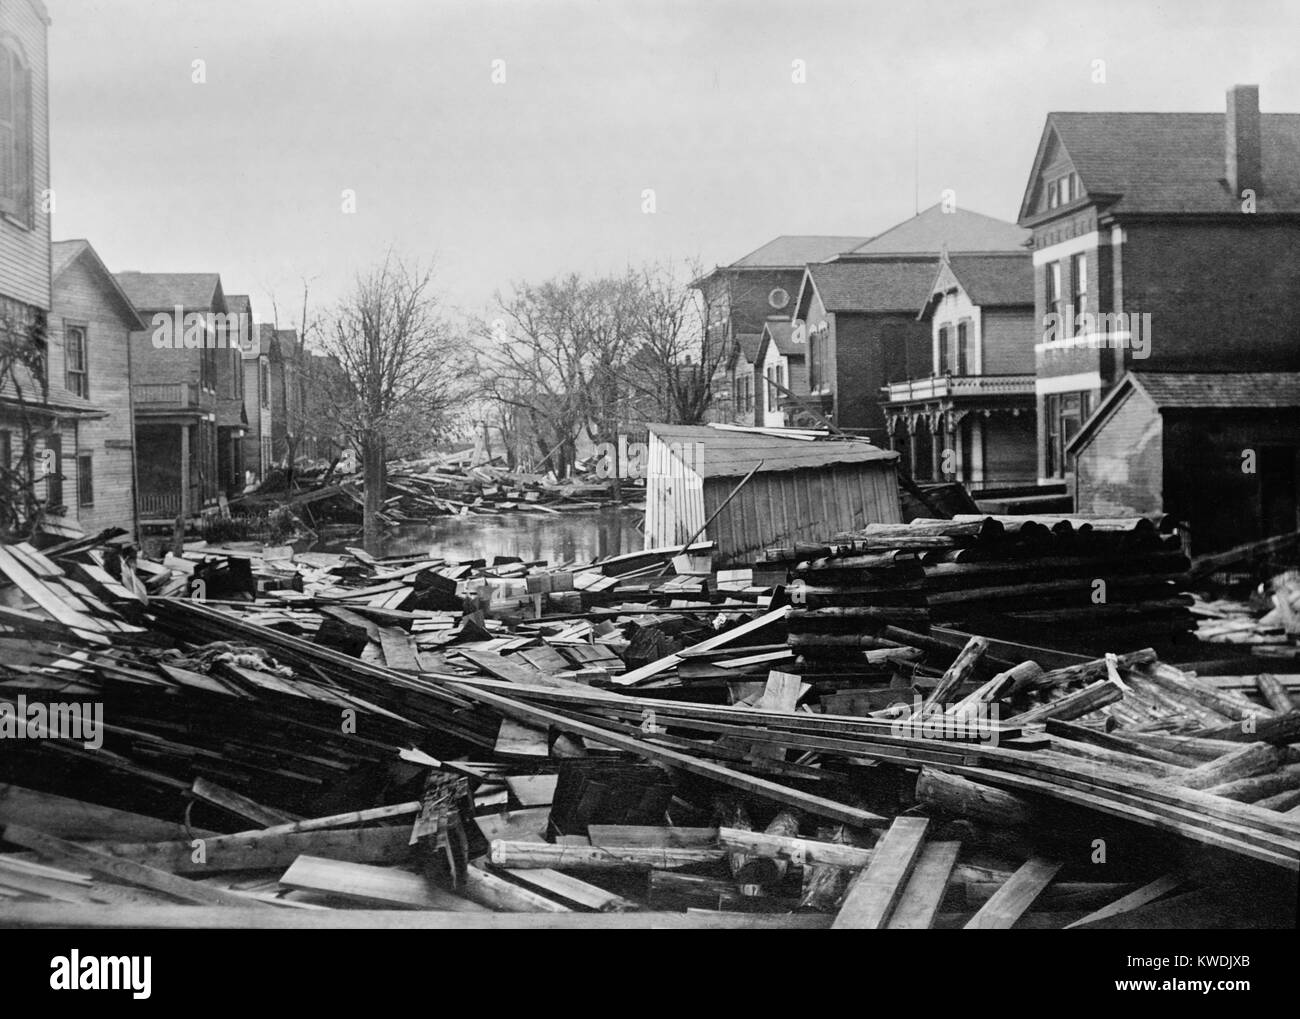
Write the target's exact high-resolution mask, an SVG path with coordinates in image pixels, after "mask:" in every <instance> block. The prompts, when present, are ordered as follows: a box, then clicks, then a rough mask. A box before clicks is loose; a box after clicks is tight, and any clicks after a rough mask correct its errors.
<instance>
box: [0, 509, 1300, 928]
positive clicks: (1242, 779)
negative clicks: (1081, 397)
mask: <svg viewBox="0 0 1300 1019" xmlns="http://www.w3.org/2000/svg"><path fill="white" fill-rule="evenodd" d="M944 527H946V528H948V529H949V530H950V531H951V532H952V533H936V532H937V531H938V530H939V529H940V528H944ZM999 527H1000V531H999ZM1025 531H1026V527H1025V526H1024V525H1023V524H1022V525H1021V526H1020V527H1018V528H1014V527H1008V526H1007V524H1006V523H1005V522H1002V521H993V522H988V521H985V520H982V519H981V520H980V521H967V520H959V521H956V522H950V523H946V524H942V523H931V524H917V525H914V526H911V527H903V528H897V527H896V528H892V529H891V530H890V531H889V533H888V534H885V533H883V532H880V531H868V532H866V533H865V534H864V535H860V536H856V537H855V538H853V539H852V541H853V542H854V544H853V545H852V546H849V547H836V548H831V547H830V546H829V545H828V546H826V547H825V548H824V549H822V548H819V549H817V550H816V551H815V552H813V553H809V552H808V551H805V550H799V552H798V554H797V555H795V556H790V557H789V558H788V562H789V563H790V566H789V569H788V570H777V571H771V570H769V571H768V572H766V573H765V572H763V570H762V569H761V568H760V569H757V570H753V571H750V570H741V571H732V572H729V573H725V574H715V573H712V572H709V573H707V574H705V573H703V571H702V570H701V564H700V563H699V562H697V561H695V560H697V559H698V558H701V556H700V553H707V550H708V546H707V544H704V545H702V547H695V546H692V547H691V548H690V549H682V548H680V547H679V548H675V549H662V550H650V551H647V552H644V553H636V554H632V555H629V556H621V557H617V558H616V559H611V560H607V561H605V562H598V563H594V564H587V565H585V566H570V567H568V568H564V569H559V568H555V567H552V566H550V565H544V564H527V563H512V562H498V563H495V564H491V565H489V564H487V563H479V564H460V563H458V564H448V563H444V562H442V561H441V560H435V559H432V558H430V557H423V558H417V559H415V560H406V559H403V560H379V559H374V558H373V557H369V556H367V555H366V554H365V553H363V552H360V551H359V550H357V551H354V552H353V553H351V554H348V555H339V556H329V557H322V558H313V557H312V556H311V554H294V553H292V551H291V550H290V553H289V554H287V555H280V554H274V555H269V556H268V555H265V554H262V555H260V556H253V555H251V554H250V555H249V556H247V557H243V558H241V557H240V556H238V555H235V554H233V553H232V551H230V550H226V551H225V552H223V553H222V554H221V555H216V554H214V553H213V550H211V549H191V550H189V551H187V552H186V554H185V555H184V556H181V557H176V559H177V561H176V562H173V563H170V564H169V565H167V566H165V567H163V569H165V570H167V571H168V576H167V578H165V579H162V580H159V578H158V575H154V574H150V573H148V571H149V570H150V569H154V567H151V566H149V565H147V564H145V565H143V566H141V565H140V564H137V566H139V567H140V568H141V569H142V575H141V576H140V577H137V576H136V575H135V574H134V573H133V572H132V571H131V569H129V568H128V565H127V564H125V563H123V564H120V565H119V566H118V567H117V568H118V572H119V574H120V576H118V577H114V576H113V575H112V574H111V573H110V572H109V571H108V569H106V568H104V567H105V566H109V567H111V566H112V565H113V564H111V563H105V562H104V558H103V553H102V551H100V550H96V549H94V548H86V547H84V545H83V546H82V547H79V548H76V549H73V550H70V551H66V552H65V554H63V555H60V556H56V557H51V556H49V555H45V554H42V553H41V552H38V551H36V550H35V549H33V548H31V547H30V546H26V545H17V546H6V547H4V548H3V549H0V648H3V654H2V655H0V733H3V734H4V735H5V737H6V738H5V739H4V740H3V742H2V749H3V750H4V753H3V754H2V755H0V783H3V785H2V786H0V828H2V829H3V831H0V914H3V915H4V916H5V917H7V918H9V922H12V923H24V924H56V925H78V926H84V925H86V924H92V923H94V924H103V925H109V926H111V925H139V924H150V925H152V924H163V925H181V926H183V925H187V924H194V923H202V924H223V923H227V924H230V925H241V924H243V925H249V924H259V925H268V926H270V925H278V924H286V925H295V926H303V925H313V924H315V925H320V926H339V925H348V924H352V923H356V924H383V925H388V926H399V925H455V926H474V925H489V924H491V923H495V922H499V921H500V920H501V919H502V918H501V914H508V922H510V923H511V924H518V925H527V924H538V925H546V926H575V925H576V926H607V925H612V926H619V925H622V926H644V925H647V924H653V925H656V926H666V925H676V926H699V927H709V926H750V927H753V926H784V927H807V926H813V927H828V926H830V927H929V926H943V927H968V928H981V927H1010V926H1013V925H1014V926H1020V927H1039V928H1060V927H1066V926H1097V925H1103V926H1125V925H1133V926H1155V925H1176V926H1189V925H1222V926H1265V927H1267V926H1279V925H1287V924H1289V923H1291V922H1293V921H1292V917H1291V910H1292V905H1293V902H1294V896H1295V879H1296V875H1297V872H1298V871H1300V813H1298V812H1300V753H1298V752H1297V747H1296V746H1295V744H1297V743H1300V711H1297V710H1296V707H1295V699H1294V697H1295V693H1296V690H1297V687H1298V686H1300V676H1285V675H1284V676H1274V675H1265V674H1259V675H1250V676H1236V675H1210V674H1200V675H1198V674H1196V672H1195V671H1194V670H1193V669H1191V668H1188V667H1177V666H1174V665H1171V664H1169V663H1168V662H1166V661H1162V660H1161V656H1160V655H1159V654H1158V653H1157V650H1156V649H1155V648H1154V647H1151V646H1148V645H1147V644H1131V645H1130V646H1133V647H1137V648H1138V650H1136V651H1128V652H1126V653H1118V654H1116V653H1104V654H1101V655H1086V654H1083V655H1081V654H1075V653H1071V652H1069V651H1064V650H1055V649H1051V648H1049V647H1044V646H1029V645H1027V644H1023V643H1017V642H1015V641H1014V640H1011V639H1008V638H1006V637H995V636H992V635H986V634H982V633H972V632H969V631H966V630H960V629H956V628H954V627H952V626H949V625H937V623H936V619H935V616H939V617H940V619H941V620H942V622H944V623H949V622H953V621H955V620H954V619H953V618H952V617H951V616H950V615H949V609H948V606H949V605H955V604H960V603H957V602H945V601H939V602H937V603H935V602H934V601H933V598H932V595H933V593H934V592H937V591H944V590H967V591H969V590H976V591H983V590H996V589H997V588H998V587H999V586H1009V585H1010V584H1011V583H1012V581H1011V580H1010V579H1009V577H1004V576H1001V575H999V576H998V577H997V579H998V580H1000V581H1002V585H997V584H993V583H988V582H987V581H989V580H992V579H994V578H993V577H989V576H986V575H982V574H979V573H972V574H970V576H976V577H979V578H980V582H979V583H978V584H977V585H976V586H975V587H973V588H970V587H964V588H943V587H941V586H940V587H936V588H931V587H930V586H929V584H930V575H929V574H928V573H927V571H928V570H931V569H933V568H935V567H936V566H938V567H942V566H948V565H957V566H961V565H980V566H984V565H986V564H990V563H991V564H997V565H998V568H999V569H1002V568H1004V567H1005V566H1006V565H1007V564H1014V563H1016V562H1017V561H1019V560H1018V559H1017V556H1027V555H1028V552H1026V551H1025V550H1024V548H1025V546H1027V545H1030V544H1031V543H1032V542H1034V541H1042V542H1044V543H1046V544H1047V547H1049V548H1051V549H1052V550H1053V554H1052V555H1051V556H1049V558H1053V559H1062V558H1074V559H1080V560H1084V561H1087V562H1089V563H1095V561H1096V559H1095V557H1098V556H1101V555H1102V554H1103V551H1104V552H1105V554H1106V555H1108V556H1109V557H1110V558H1111V559H1113V560H1118V559H1119V558H1121V554H1122V553H1123V552H1125V551H1127V552H1130V553H1132V555H1133V557H1134V558H1136V559H1145V560H1148V561H1147V562H1145V563H1144V564H1143V566H1142V569H1143V570H1150V572H1151V573H1152V574H1157V573H1158V574H1159V575H1165V574H1169V575H1172V576H1176V575H1177V571H1176V570H1175V569H1174V565H1175V564H1173V563H1172V561H1169V562H1165V561H1164V560H1160V562H1161V564H1162V565H1165V566H1167V567H1168V569H1167V570H1165V571H1156V570H1154V569H1151V567H1153V566H1154V565H1156V564H1155V563H1154V562H1151V561H1149V560H1152V559H1158V558H1159V557H1161V556H1165V555H1167V551H1166V550H1165V549H1164V547H1163V546H1162V545H1159V544H1158V541H1159V540H1158V538H1157V539H1156V542H1157V544H1155V545H1153V544H1152V543H1151V541H1150V536H1149V535H1148V536H1142V535H1138V538H1136V539H1135V538H1134V537H1133V536H1134V535H1135V534H1138V532H1137V531H1136V530H1135V529H1131V528H1123V529H1119V528H1117V529H1115V530H1110V531H1107V530H1105V529H1104V528H1097V527H1093V528H1086V527H1085V525H1084V523H1078V522H1071V524H1070V527H1069V530H1068V531H1067V530H1066V528H1064V527H1062V528H1061V529H1060V530H1059V531H1058V530H1055V529H1054V527H1053V528H1047V527H1043V528H1042V531H1045V532H1047V533H1049V534H1051V535H1052V537H1051V538H1044V537H1043V536H1042V534H1041V533H1040V531H1039V530H1038V529H1036V528H1032V527H1030V528H1028V533H1022V532H1025ZM902 532H905V533H902ZM1093 534H1097V535H1112V536H1114V535H1118V536H1119V537H1107V538H1103V539H1101V540H1100V541H1097V540H1095V539H1094V538H1093V537H1091V535H1093ZM1067 535H1068V537H1067ZM923 539H924V540H923ZM936 539H939V540H936ZM1126 540H1128V541H1135V540H1140V542H1141V543H1140V544H1139V545H1138V546H1136V547H1134V546H1132V545H1125V541H1126ZM909 541H910V543H911V545H912V547H910V548H909V547H908V544H909ZM859 542H861V543H862V544H857V543H859ZM887 542H888V543H889V544H886V543H887ZM1067 546H1068V550H1069V551H1070V553H1071V554H1070V555H1069V556H1066V555H1065V554H1064V553H1065V552H1066V551H1067ZM969 550H975V551H977V552H978V553H979V554H977V555H972V556H971V557H970V558H968V559H963V558H961V557H959V556H958V557H955V558H952V559H944V558H940V559H939V560H938V561H937V562H934V563H932V562H930V561H928V560H927V558H926V557H928V556H930V555H935V554H937V555H938V556H940V557H943V556H948V555H950V554H952V553H954V552H957V551H969ZM1056 551H1060V552H1061V553H1062V554H1061V555H1056V554H1055V552H1056ZM985 552H987V554H988V557H987V558H985V556H984V553H985ZM918 553H919V554H918ZM191 557H197V558H191ZM97 558H98V560H99V563H98V564H97V561H96V560H97ZM859 560H865V561H859ZM241 563H242V565H240V564H241ZM674 563H676V566H677V567H679V568H680V569H681V570H682V571H684V572H682V573H677V572H675V570H674V566H673V564H674ZM100 564H102V565H100ZM184 564H189V565H190V566H192V567H193V571H192V572H187V571H186V567H185V565H184ZM1061 569H1062V570H1064V569H1065V566H1064V564H1062V565H1061ZM1134 569H1135V570H1136V569H1137V568H1136V567H1134ZM691 571H695V572H694V574H693V573H692V572H691ZM949 572H953V571H949ZM1008 572H1009V573H1011V574H1014V573H1015V570H1014V569H1011V570H1009V571H1008ZM790 573H793V574H794V580H793V581H792V580H791V577H790ZM1088 573H1089V571H1088V570H1086V569H1083V568H1080V570H1079V574H1080V576H1084V575H1086V574H1088ZM953 575H955V576H963V573H962V572H961V571H956V572H955V573H954V574H953ZM1058 575H1060V574H1059V573H1058ZM1116 575H1118V576H1142V575H1144V574H1142V573H1135V572H1133V571H1125V572H1122V573H1120V574H1116ZM196 576H197V579H199V580H202V581H203V582H204V585H205V589H204V590H202V591H196V590H195V589H194V587H193V584H194V581H195V579H196ZM935 576H936V578H944V577H945V576H946V574H945V572H944V571H940V572H939V573H938V574H936V575H935ZM813 577H816V578H817V580H818V581H819V583H813V582H812V580H811V579H810V578H813ZM823 578H825V582H821V581H822V579H823ZM1065 579H1073V578H1072V576H1071V574H1069V573H1068V572H1067V573H1066V574H1065ZM178 581H182V582H183V586H186V587H188V591H179V590H178V591H174V592H173V593H172V594H171V595H165V594H152V595H146V594H145V593H142V592H141V591H140V590H137V587H138V586H140V585H141V584H142V583H143V584H150V583H153V584H154V585H155V586H158V587H162V588H170V587H171V586H172V585H175V584H176V583H177V582H178ZM1043 582H1045V581H1043ZM1171 583H1174V584H1176V583H1177V582H1176V581H1172V582H1171ZM1121 586H1122V585H1121ZM1072 590H1073V589H1072ZM846 592H847V593H846ZM185 593H188V594H190V595H191V597H184V596H176V595H184V594H185ZM197 594H201V595H202V596H203V597H202V598H200V597H196V596H194V595H197ZM218 595H221V597H218ZM972 597H973V598H974V599H975V600H976V604H978V605H981V606H983V605H984V604H986V603H987V602H999V603H1000V602H1003V601H1010V600H1012V599H1009V598H1005V599H1000V598H998V597H997V596H996V595H994V596H986V595H984V594H979V595H974V596H972ZM819 599H824V600H822V601H819ZM1017 608H1018V607H1017ZM998 615H999V614H997V613H994V614H990V615H988V616H987V618H988V619H989V620H990V621H996V617H997V616H998ZM962 618H963V619H965V618H967V617H962ZM55 705H61V706H62V707H61V708H60V709H59V710H58V711H55V710H52V708H53V706H55ZM94 706H97V707H96V708H95V710H97V711H98V712H100V715H99V716H98V720H95V719H93V718H91V717H90V716H84V717H83V715H82V714H78V711H79V710H81V709H82V708H84V709H85V710H87V711H88V710H90V708H91V707H94ZM74 709H77V710H74ZM70 720H75V721H77V722H78V723H79V727H78V730H77V731H75V732H70V731H69V730H68V728H67V725H66V723H68V722H69V721H70ZM20 731H21V735H19V732H20ZM11 737H12V740H11ZM1099 843H1100V844H1101V845H1102V846H1104V847H1105V849H1104V851H1103V856H1105V857H1106V859H1105V861H1104V862H1105V866H1099V863H1098V859H1097V852H1098V850H1097V846H1098V844H1099ZM194 907H219V908H205V909H202V910H200V911H198V912H197V913H196V912H195V911H194ZM396 910H405V911H408V912H407V913H406V914H404V915H402V916H398V915H396V914H395V913H394V912H393V911H396ZM375 911H378V912H375ZM223 916H224V917H226V918H227V919H225V920H223V919H222V917H223ZM200 917H201V919H200Z"/></svg>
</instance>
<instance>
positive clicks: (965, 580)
mask: <svg viewBox="0 0 1300 1019" xmlns="http://www.w3.org/2000/svg"><path fill="white" fill-rule="evenodd" d="M768 561H769V562H779V563H784V564H785V565H786V566H787V568H788V569H789V572H790V576H791V578H792V583H793V586H794V593H792V599H793V600H795V601H796V602H798V601H802V602H803V605H804V606H805V607H804V608H802V609H801V610H800V612H799V614H798V615H797V617H796V627H797V629H798V630H799V631H803V632H822V633H835V632H837V630H838V631H839V632H847V633H850V634H852V633H855V632H858V633H860V632H861V629H862V626H863V625H864V624H866V625H868V626H870V624H871V623H880V622H881V621H886V622H887V621H891V619H892V620H898V621H899V622H900V625H904V624H903V623H902V621H904V620H907V621H910V622H912V623H913V624H916V623H918V622H919V621H929V622H931V623H937V624H943V625H949V626H957V627H960V628H961V629H965V630H968V631H970V632H974V633H980V634H983V635H985V636H989V637H997V638H1001V639H1005V640H1010V641H1016V642H1021V643H1026V644H1037V645H1048V646H1052V647H1058V648H1064V649H1068V650H1074V651H1080V652H1092V653H1100V652H1102V651H1104V650H1107V649H1109V648H1113V647H1114V646H1115V645H1116V644H1119V645H1121V646H1124V645H1129V646H1133V645H1137V644H1139V643H1140V644H1143V645H1145V644H1154V645H1156V646H1158V647H1167V646H1173V645H1175V644H1179V643H1182V644H1186V643H1188V642H1189V641H1190V638H1189V636H1188V631H1190V630H1191V629H1193V627H1194V625H1195V620H1194V619H1193V617H1192V615H1191V614H1190V613H1189V611H1188V608H1189V606H1191V605H1192V603H1193V599H1192V597H1191V595H1189V594H1187V593H1185V590H1184V589H1185V587H1186V584H1187V580H1188V575H1187V569H1188V560H1187V558H1186V557H1185V556H1184V555H1183V553H1182V551H1181V549H1180V547H1179V543H1178V539H1177V537H1175V536H1172V535H1161V534H1159V533H1158V532H1157V530H1156V528H1155V525H1154V524H1152V523H1151V521H1149V520H1147V519H1145V518H1141V517H1137V518H1131V519H1120V520H1102V519H1079V518H1072V517H1048V516H1039V517H1033V518H1030V517H992V516H979V515H969V516H968V515H958V516H956V517H954V518H953V519H952V520H951V521H943V520H927V519H918V520H914V521H912V522H911V523H910V524H870V525H868V526H867V527H866V528H865V529H863V530H862V531H859V532H855V533H853V534H851V535H844V536H840V537H837V538H835V539H833V540H832V541H831V542H830V543H828V544H826V545H824V546H808V547H796V548H793V549H773V550H769V552H768ZM837 617H838V622H837V621H836V620H837ZM868 632H870V630H868Z"/></svg>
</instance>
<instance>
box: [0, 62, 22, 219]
mask: <svg viewBox="0 0 1300 1019" xmlns="http://www.w3.org/2000/svg"><path fill="white" fill-rule="evenodd" d="M15 63H16V61H15V60H14V58H13V54H11V53H10V52H9V50H7V49H5V48H4V47H3V46H0V212H7V213H9V214H10V215H15V214H16V213H17V211H18V203H17V195H18V160H17V152H16V148H17V146H16V142H17V133H16V131H15V127H16V124H15V123H14V109H15V106H16V103H15V99H16V96H15V95H14V70H15V67H14V65H15Z"/></svg>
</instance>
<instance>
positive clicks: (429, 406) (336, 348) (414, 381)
mask: <svg viewBox="0 0 1300 1019" xmlns="http://www.w3.org/2000/svg"><path fill="white" fill-rule="evenodd" d="M331 326H332V328H331V329H330V330H329V331H327V332H326V333H324V334H323V336H322V340H321V347H322V349H323V350H324V352H325V353H326V354H328V355H332V356H333V357H334V358H335V359H336V360H337V362H338V365H339V366H340V369H341V370H340V371H339V372H338V373H337V377H336V380H335V383H334V390H333V391H332V392H331V393H330V401H329V402H330V405H331V406H332V407H333V408H334V411H333V412H334V413H335V414H336V416H337V423H338V426H339V429H340V431H341V433H342V434H343V435H345V436H346V437H347V438H348V439H349V440H350V441H351V442H352V443H353V445H354V446H355V448H356V449H357V451H358V452H359V454H360V456H361V467H362V471H363V477H364V479H365V536H364V544H365V547H366V548H367V549H368V550H370V551H372V552H374V551H377V550H378V547H379V538H380V520H379V514H380V512H381V511H382V510H383V506H384V499H385V496H386V473H385V461H386V459H387V456H388V454H389V452H390V451H393V450H401V451H413V450H419V449H422V448H426V447H427V446H428V445H429V444H431V443H432V442H434V441H436V439H437V437H438V434H439V432H440V430H441V428H442V425H443V422H444V421H445V420H446V418H447V413H448V411H449V409H450V408H451V405H452V403H453V401H454V399H455V397H456V388H455V387H456V381H457V379H458V378H459V377H460V376H461V373H462V369H463V365H462V364H461V363H460V361H459V358H458V356H457V351H456V350H455V349H454V345H453V344H452V343H451V337H450V330H449V328H448V327H447V324H446V322H445V321H444V319H443V318H442V314H441V307H440V304H439V301H438V299H437V297H436V296H435V294H434V292H433V271H432V270H431V269H428V268H421V267H420V266H418V265H415V264H408V263H407V262H404V261H403V260H401V259H400V258H397V257H395V256H393V255H391V254H390V255H389V256H388V257H387V258H386V259H385V260H384V261H383V263H382V264H381V265H379V266H378V267H376V268H374V269H372V270H371V271H370V272H369V273H367V274H365V275H359V276H358V277H357V279H356V282H355V284H354V286H353V290H352V293H351V294H350V295H349V296H348V297H346V298H344V300H343V301H342V302H341V303H340V304H339V306H338V308H337V310H336V312H335V314H334V318H333V321H332V323H331Z"/></svg>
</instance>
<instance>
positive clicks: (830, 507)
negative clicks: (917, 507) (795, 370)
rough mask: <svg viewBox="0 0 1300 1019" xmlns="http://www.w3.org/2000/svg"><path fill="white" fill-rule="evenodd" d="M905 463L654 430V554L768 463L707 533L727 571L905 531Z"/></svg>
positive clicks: (756, 434)
mask: <svg viewBox="0 0 1300 1019" xmlns="http://www.w3.org/2000/svg"><path fill="white" fill-rule="evenodd" d="M796 435H797V436H798V437H795V436H796ZM897 460H898V454H897V453H895V452H892V451H890V450H884V449H880V448H879V447H878V446H873V445H871V444H870V443H867V442H862V441H857V440H851V439H832V438H828V437H820V436H815V435H814V434H812V433H808V432H804V433H797V432H793V431H792V432H791V433H790V434H789V435H781V434H779V433H776V432H774V431H773V430H770V429H769V430H750V429H742V428H720V427H700V426H684V425H651V426H650V448H649V453H648V465H647V471H646V521H645V535H646V548H656V547H663V546H666V545H678V544H681V543H682V542H684V541H686V540H687V539H688V538H690V537H691V535H693V534H694V533H695V532H696V531H697V530H698V529H699V528H700V526H701V525H702V524H704V522H705V521H706V520H708V519H709V518H710V517H711V516H712V515H713V514H714V513H715V512H716V511H717V510H718V508H719V507H720V506H722V505H723V503H724V502H725V501H726V499H727V496H728V495H730V494H731V492H732V490H733V489H734V488H735V487H736V485H737V484H739V483H740V481H741V479H743V478H744V477H745V475H747V474H748V473H749V472H750V471H751V470H752V469H753V468H754V467H755V465H757V464H759V463H760V462H761V463H762V467H761V468H760V469H759V470H758V472H757V473H756V474H755V475H754V477H753V478H751V479H750V480H749V482H748V483H747V484H746V485H745V487H744V488H742V489H741V491H740V492H739V494H738V495H736V497H735V498H734V499H732V501H731V502H730V503H729V504H727V505H726V506H725V507H724V508H723V509H722V512H721V513H719V514H718V517H717V519H716V520H713V521H712V522H711V523H710V524H709V526H708V528H707V530H706V531H705V536H706V537H707V538H710V539H712V540H713V541H714V542H716V543H717V553H716V558H717V560H718V562H719V564H721V565H726V564H730V563H735V562H740V561H745V560H750V559H752V558H753V557H754V556H755V554H757V553H758V552H760V551H761V550H762V549H764V548H767V547H769V546H773V545H788V544H790V543H792V542H795V541H821V540H825V539H826V538H828V537H830V536H831V535H834V534H837V533H840V532H844V531H851V530H856V529H859V528H861V527H864V526H865V525H867V524H870V523H898V522H901V520H902V516H901V513H900V508H899V501H898V476H897V467H896V464H897Z"/></svg>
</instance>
